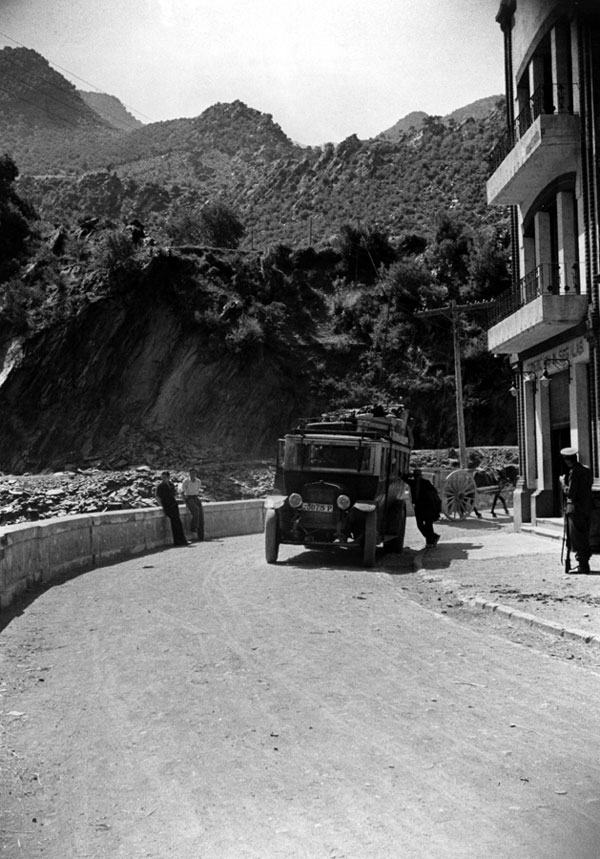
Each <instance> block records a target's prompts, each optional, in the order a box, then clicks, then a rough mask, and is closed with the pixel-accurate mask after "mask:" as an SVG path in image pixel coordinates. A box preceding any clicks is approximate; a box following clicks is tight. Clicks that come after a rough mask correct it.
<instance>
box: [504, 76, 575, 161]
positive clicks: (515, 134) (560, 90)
mask: <svg viewBox="0 0 600 859" xmlns="http://www.w3.org/2000/svg"><path fill="white" fill-rule="evenodd" d="M573 86H574V85H573V84H551V85H548V84H541V85H540V86H539V87H538V88H537V89H536V91H535V92H534V93H533V95H532V96H531V98H530V99H529V102H528V104H527V105H526V106H525V107H524V108H523V110H522V111H521V112H520V113H519V115H518V116H517V118H516V119H515V120H514V122H513V123H512V125H511V127H510V128H509V129H507V130H506V131H505V132H504V134H503V135H502V137H501V138H500V140H499V141H498V143H497V144H496V145H495V146H494V148H493V149H492V151H491V152H490V154H489V155H488V161H489V164H490V174H491V173H494V172H495V171H496V170H497V169H498V167H499V166H500V164H501V163H502V162H503V161H504V159H505V158H506V156H507V155H508V153H509V152H510V151H511V149H512V148H513V147H514V146H515V144H516V143H517V142H518V141H519V140H520V139H521V138H522V137H523V135H524V134H525V132H526V131H527V130H528V129H529V128H531V126H532V125H533V123H534V122H535V121H536V119H537V118H538V116H540V114H542V113H545V114H555V113H573Z"/></svg>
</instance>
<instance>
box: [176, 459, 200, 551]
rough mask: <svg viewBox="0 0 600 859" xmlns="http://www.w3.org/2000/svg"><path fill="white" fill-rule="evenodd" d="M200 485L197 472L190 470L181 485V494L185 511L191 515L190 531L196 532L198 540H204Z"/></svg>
mask: <svg viewBox="0 0 600 859" xmlns="http://www.w3.org/2000/svg"><path fill="white" fill-rule="evenodd" d="M201 492H202V485H201V483H200V481H199V480H198V472H197V471H196V469H195V468H190V476H189V477H186V479H185V480H183V481H182V483H181V494H182V495H183V497H184V498H185V503H186V506H187V509H188V510H189V511H190V513H191V514H192V531H195V532H196V536H197V538H198V540H204V510H203V508H202V501H201V500H200V493H201Z"/></svg>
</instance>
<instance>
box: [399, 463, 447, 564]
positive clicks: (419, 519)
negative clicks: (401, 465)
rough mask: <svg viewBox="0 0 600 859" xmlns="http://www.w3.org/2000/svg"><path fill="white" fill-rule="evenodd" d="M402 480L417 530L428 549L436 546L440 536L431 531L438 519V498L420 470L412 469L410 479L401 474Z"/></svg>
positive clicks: (435, 490)
mask: <svg viewBox="0 0 600 859" xmlns="http://www.w3.org/2000/svg"><path fill="white" fill-rule="evenodd" d="M402 480H403V481H404V482H405V483H406V484H408V486H409V487H410V497H411V499H412V503H413V508H414V511H415V520H416V523H417V528H418V529H419V531H420V532H421V534H422V535H423V536H424V537H425V542H426V543H427V545H428V546H429V547H430V548H433V547H434V546H437V544H438V540H439V539H440V535H439V534H436V533H435V531H434V530H433V523H434V522H437V520H438V519H439V518H440V508H441V502H440V496H439V495H438V493H437V489H436V488H435V486H434V485H433V483H431V482H430V481H429V480H427V479H426V478H425V477H423V473H422V471H421V469H420V468H414V469H413V473H412V477H411V475H410V474H403V475H402Z"/></svg>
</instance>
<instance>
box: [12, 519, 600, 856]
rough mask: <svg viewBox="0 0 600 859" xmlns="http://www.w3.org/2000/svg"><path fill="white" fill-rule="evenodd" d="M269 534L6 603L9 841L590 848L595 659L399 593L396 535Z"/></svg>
mask: <svg viewBox="0 0 600 859" xmlns="http://www.w3.org/2000/svg"><path fill="white" fill-rule="evenodd" d="M413 537H414V535H413ZM411 540H412V543H411ZM417 542H418V540H414V539H412V538H411V535H410V533H409V543H411V544H412V545H415V544H416V543H417ZM281 557H282V560H283V562H282V563H280V564H278V565H276V566H269V565H267V564H265V563H264V560H263V551H262V540H261V538H260V537H258V536H252V537H239V538H233V539H229V540H226V541H217V540H215V541H209V542H207V543H203V544H195V545H193V546H192V547H190V548H187V549H186V548H183V549H170V550H166V551H163V552H159V553H156V554H153V555H147V556H144V557H142V558H137V559H135V560H131V561H128V562H126V563H122V564H119V565H115V566H111V567H105V568H102V569H97V570H94V571H92V572H89V573H86V574H84V575H81V576H79V577H76V578H73V579H71V580H69V581H66V582H64V583H62V584H61V585H59V586H55V587H53V588H51V589H49V590H48V591H46V592H44V593H41V594H39V595H37V597H36V598H35V599H32V600H31V602H30V603H29V604H28V605H26V606H23V607H22V610H21V613H20V614H18V615H17V616H15V617H14V618H12V619H10V620H9V622H8V623H7V625H6V626H5V628H4V630H3V632H2V633H1V635H0V669H1V676H2V687H1V691H2V695H1V696H0V711H1V714H2V715H1V716H0V722H1V724H2V729H3V732H2V747H1V749H0V764H1V765H2V776H1V787H2V796H3V799H4V802H3V807H4V810H3V814H2V819H1V821H0V826H1V831H0V834H1V838H2V848H3V849H2V855H3V856H6V857H11V859H12V857H26V859H37V857H44V859H102V857H105V859H108V858H109V857H110V859H113V857H123V859H124V857H127V859H142V857H144V859H168V857H173V859H271V857H272V859H287V857H290V859H292V857H293V859H300V857H302V859H304V857H306V859H321V857H323V859H342V857H345V859H396V857H398V859H400V857H401V859H429V857H432V859H433V857H436V859H439V857H444V859H481V857H488V856H489V857H494V859H509V857H510V859H516V857H518V859H523V857H526V859H559V857H560V859H564V857H569V859H591V857H597V855H598V851H597V847H596V846H595V843H597V839H598V837H599V829H600V824H598V821H599V812H600V763H599V762H598V755H597V753H596V750H597V747H598V742H597V733H598V720H597V714H598V712H599V709H600V676H599V675H598V674H597V673H596V672H595V671H593V670H590V669H589V668H581V667H578V666H575V665H573V664H568V663H565V662H562V661H558V660H551V659H549V658H548V657H547V656H546V655H545V654H544V653H541V652H539V651H537V650H533V649H526V648H524V647H521V646H519V645H517V644H515V643H512V642H510V641H507V640H506V639H503V638H500V637H498V636H496V635H493V634H490V633H489V631H487V630H481V631H480V630H477V629H475V630H474V629H472V628H470V627H468V626H465V625H463V624H461V623H459V622H456V621H454V620H453V619H451V618H448V617H447V616H444V615H442V614H440V613H436V612H434V611H432V610H431V609H428V608H425V607H423V606H421V605H418V604H416V603H415V602H413V601H411V599H410V597H409V592H408V591H406V590H404V587H406V586H407V584H409V583H410V582H411V581H413V580H414V577H415V576H416V574H415V573H412V572H411V569H410V555H409V553H407V554H406V555H405V556H402V557H398V556H387V557H386V558H384V559H382V560H381V561H380V562H379V564H378V566H377V567H376V569H375V570H372V571H368V572H366V571H364V570H362V569H361V568H360V566H359V565H358V562H357V559H356V558H354V557H352V556H350V555H347V556H346V555H344V556H341V557H340V556H332V555H328V554H324V553H308V552H297V551H295V550H293V549H291V548H290V547H285V548H284V549H282V552H281Z"/></svg>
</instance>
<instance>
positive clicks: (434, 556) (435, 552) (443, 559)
mask: <svg viewBox="0 0 600 859" xmlns="http://www.w3.org/2000/svg"><path fill="white" fill-rule="evenodd" d="M482 548H483V543H445V544H441V543H440V544H439V545H438V546H437V547H436V548H435V549H426V550H425V551H424V552H423V558H422V562H423V569H425V570H446V569H447V568H448V567H449V566H451V564H452V563H453V561H468V559H469V552H472V551H473V550H474V549H482Z"/></svg>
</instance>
